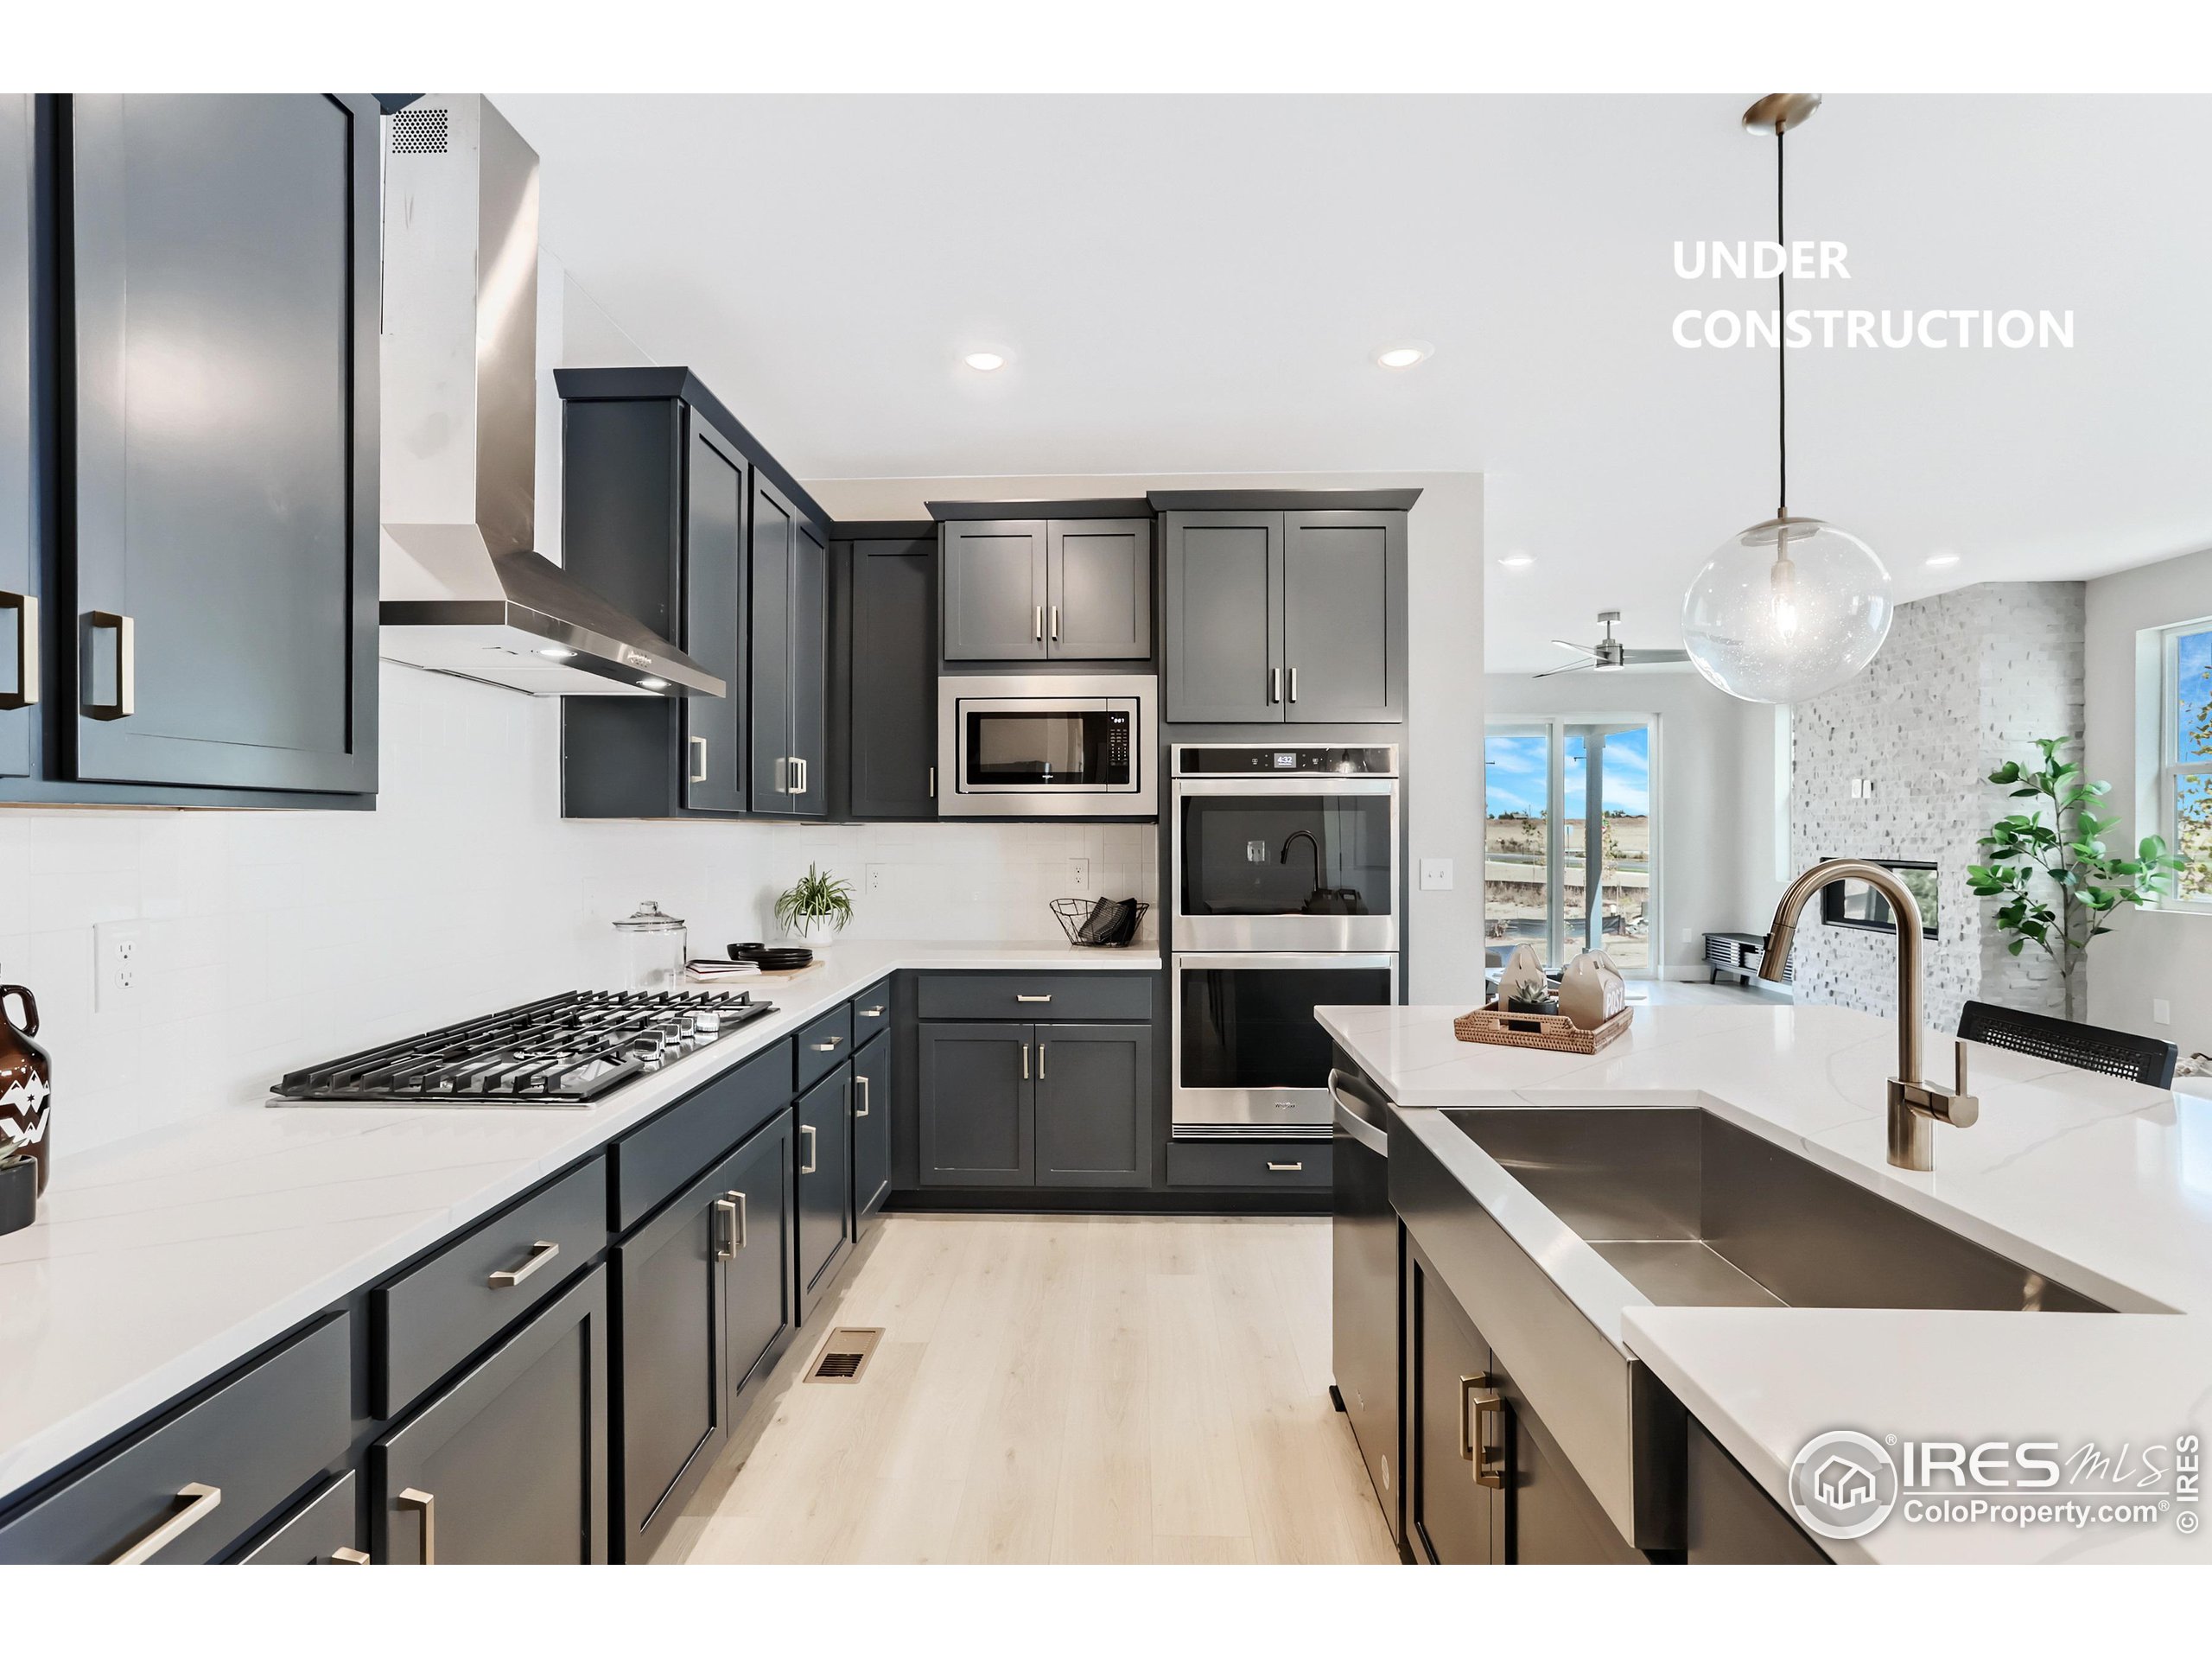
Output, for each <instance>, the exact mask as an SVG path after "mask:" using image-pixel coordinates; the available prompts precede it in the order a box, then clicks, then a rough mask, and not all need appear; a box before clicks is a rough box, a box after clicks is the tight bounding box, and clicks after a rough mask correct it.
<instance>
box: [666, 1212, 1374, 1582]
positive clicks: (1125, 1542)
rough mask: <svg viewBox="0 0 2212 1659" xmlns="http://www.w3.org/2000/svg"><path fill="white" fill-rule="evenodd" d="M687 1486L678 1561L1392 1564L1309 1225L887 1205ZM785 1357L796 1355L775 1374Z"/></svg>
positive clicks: (1316, 1238)
mask: <svg viewBox="0 0 2212 1659" xmlns="http://www.w3.org/2000/svg"><path fill="white" fill-rule="evenodd" d="M879 1226H880V1237H877V1238H875V1239H873V1240H871V1242H870V1249H869V1253H868V1257H867V1259H866V1260H865V1261H863V1262H861V1264H860V1266H859V1268H858V1269H857V1271H856V1272H855V1273H854V1274H853V1275H852V1276H851V1280H850V1282H849V1287H847V1288H846V1290H845V1291H844V1293H843V1295H842V1300H841V1302H840V1304H839V1305H838V1306H836V1309H835V1312H834V1315H833V1319H824V1320H823V1321H821V1322H820V1324H819V1325H818V1326H817V1329H815V1330H813V1331H810V1332H807V1333H806V1334H805V1339H804V1343H803V1344H802V1347H803V1350H804V1353H803V1357H804V1359H806V1360H809V1361H810V1359H811V1357H812V1356H813V1355H814V1353H815V1351H817V1349H818V1348H819V1347H820V1346H821V1344H822V1339H823V1336H825V1335H826V1334H827V1332H828V1330H829V1325H830V1324H831V1323H832V1322H833V1320H834V1323H835V1324H837V1325H881V1326H883V1327H884V1336H883V1339H882V1344H881V1345H880V1347H879V1348H878V1349H877V1351H876V1353H875V1356H874V1359H873V1360H871V1361H870V1362H869V1364H868V1370H867V1372H866V1374H865V1375H864V1376H863V1377H862V1378H861V1381H860V1382H859V1383H857V1384H855V1385H852V1386H842V1385H836V1384H819V1383H798V1384H794V1385H792V1386H789V1387H787V1388H785V1390H784V1393H783V1395H782V1397H781V1398H780V1399H779V1400H778V1401H776V1402H775V1403H774V1406H773V1415H772V1419H771V1421H769V1423H768V1426H767V1427H766V1430H765V1431H764V1432H763V1433H762V1434H761V1436H760V1440H759V1442H758V1444H757V1445H756V1446H754V1447H753V1451H752V1452H751V1454H750V1455H749V1456H748V1457H747V1459H745V1461H744V1463H743V1465H742V1466H741V1467H739V1468H738V1469H737V1470H736V1471H735V1474H734V1478H732V1477H731V1475H730V1473H729V1471H727V1470H725V1471H718V1472H717V1475H716V1476H715V1478H710V1479H709V1481H708V1482H707V1483H706V1484H705V1486H704V1488H703V1489H702V1493H701V1496H700V1497H699V1498H698V1499H696V1500H695V1502H694V1516H693V1517H687V1519H690V1520H691V1522H692V1524H691V1526H690V1527H687V1528H686V1529H685V1530H686V1531H687V1532H691V1531H693V1529H695V1528H696V1536H695V1538H694V1541H693V1542H692V1544H691V1548H690V1560H693V1561H699V1562H879V1561H1067V1562H1096V1561H1171V1562H1172V1561H1198V1562H1234V1561H1300V1562H1326V1561H1344V1562H1388V1561H1395V1560H1396V1559H1397V1558H1396V1554H1395V1550H1394V1549H1393V1548H1392V1546H1391V1543H1390V1540H1389V1533H1388V1531H1387V1530H1386V1529H1385V1528H1384V1525H1383V1516H1382V1513H1381V1511H1380V1510H1378V1509H1377V1507H1376V1502H1375V1497H1374V1494H1373V1492H1372V1491H1371V1490H1370V1487H1369V1484H1368V1480H1367V1474H1366V1471H1365V1470H1364V1468H1363V1466H1362V1465H1361V1463H1360V1460H1359V1453H1358V1451H1357V1447H1356V1446H1354V1445H1353V1442H1352V1438H1351V1429H1350V1428H1348V1427H1346V1426H1345V1422H1344V1417H1343V1416H1342V1415H1341V1414H1338V1412H1336V1411H1335V1410H1334V1409H1333V1408H1332V1407H1331V1405H1330V1403H1329V1230H1328V1223H1327V1222H1326V1220H1325V1219H1320V1218H1304V1217H1300V1218H1294V1219H1293V1218H1273V1217H1270V1218H1265V1219H1262V1218H1224V1217H1188V1218H1186V1217H1108V1216H1070V1217H1041V1216H1018V1217H1017V1216H1005V1217H1000V1216H990V1217H971V1216H893V1217H887V1219H885V1220H884V1221H882V1222H881V1223H880V1224H879ZM797 1369H798V1368H797V1367H794V1370H797Z"/></svg>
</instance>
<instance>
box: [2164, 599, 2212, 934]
mask: <svg viewBox="0 0 2212 1659" xmlns="http://www.w3.org/2000/svg"><path fill="white" fill-rule="evenodd" d="M2158 707H2159V725H2160V728H2161V731H2160V736H2159V754H2160V769H2159V774H2158V793H2159V798H2160V804H2161V805H2162V807H2163V809H2164V835H2165V837H2166V843H2167V845H2169V846H2170V847H2171V848H2173V849H2174V850H2175V851H2176V852H2177V853H2179V854H2180V855H2181V856H2182V857H2183V858H2185V859H2187V860H2188V861H2189V868H2187V869H2185V870H2183V872H2182V873H2181V878H2180V881H2179V883H2178V886H2179V893H2178V895H2177V896H2178V899H2179V901H2180V902H2181V903H2183V904H2184V905H2190V906H2200V907H2202V908H2207V909H2212V624H2206V623H2203V622H2191V623H2189V624H2187V625H2185V626H2182V627H2177V628H2169V629H2167V630H2166V636H2165V672H2164V676H2163V679H2162V690H2161V692H2160V696H2159V699H2158Z"/></svg>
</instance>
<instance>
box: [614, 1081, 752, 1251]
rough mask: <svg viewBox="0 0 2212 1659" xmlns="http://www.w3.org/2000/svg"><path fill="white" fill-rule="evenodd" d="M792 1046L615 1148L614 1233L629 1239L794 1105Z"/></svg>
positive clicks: (707, 1090) (705, 1090)
mask: <svg viewBox="0 0 2212 1659" xmlns="http://www.w3.org/2000/svg"><path fill="white" fill-rule="evenodd" d="M790 1104H791V1043H790V1042H789V1041H788V1040H785V1041H784V1042H780V1043H778V1044H776V1045H774V1046H772V1047H770V1048H766V1049H763V1050H762V1051H761V1052H760V1053H758V1054H755V1055H754V1056H753V1058H751V1059H749V1060H747V1061H745V1062H744V1063H742V1064H741V1065H737V1066H734V1067H733V1068H732V1069H731V1070H729V1071H725V1072H723V1073H722V1075H721V1077H716V1078H715V1080H714V1081H713V1082H712V1083H710V1084H708V1085H707V1086H706V1087H705V1088H703V1089H702V1090H699V1091H698V1093H696V1094H695V1095H690V1096H686V1097H685V1098H683V1100H680V1101H678V1102H677V1103H676V1104H675V1105H673V1106H671V1107H670V1108H669V1109H667V1110H666V1111H664V1112H663V1113H662V1114H661V1115H660V1116H658V1117H657V1118H655V1119H653V1120H652V1122H650V1123H647V1124H646V1125H645V1127H644V1128H639V1129H634V1130H632V1132H631V1133H630V1134H628V1135H624V1136H623V1137H622V1138H621V1139H620V1140H619V1141H616V1142H615V1143H614V1147H613V1158H614V1179H613V1191H614V1230H615V1231H616V1232H618V1233H626V1232H628V1231H629V1230H631V1229H632V1227H634V1226H636V1225H637V1224H639V1222H641V1221H643V1220H644V1219H645V1217H647V1216H649V1215H651V1214H652V1212H653V1211H656V1210H658V1209H659V1208H660V1206H661V1205H664V1204H665V1203H666V1202H667V1201H668V1199H669V1198H670V1196H671V1194H673V1193H674V1192H677V1190H678V1189H679V1188H680V1187H682V1186H683V1185H684V1184H685V1183H686V1182H687V1181H689V1180H690V1179H691V1178H692V1177H693V1176H694V1175H696V1174H697V1173H699V1172H700V1171H701V1170H702V1169H704V1168H705V1167H706V1166H708V1165H709V1164H711V1163H712V1162H714V1160H715V1159H717V1158H719V1157H721V1155H722V1154H724V1153H725V1152H728V1150H729V1149H730V1148H731V1147H734V1146H735V1145H736V1144H737V1143H738V1142H739V1141H742V1140H744V1139H745V1137H746V1136H747V1135H750V1134H752V1133H753V1130H755V1129H757V1128H760V1126H761V1125H762V1124H763V1123H765V1122H767V1121H768V1120H769V1119H770V1118H772V1117H773V1116H775V1115H776V1114H777V1113H778V1112H780V1111H781V1110H783V1109H784V1108H785V1107H786V1106H788V1105H790Z"/></svg>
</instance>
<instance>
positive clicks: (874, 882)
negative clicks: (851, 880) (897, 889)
mask: <svg viewBox="0 0 2212 1659" xmlns="http://www.w3.org/2000/svg"><path fill="white" fill-rule="evenodd" d="M890 885H891V872H890V871H889V870H888V869H887V868H885V867H884V866H883V865H880V864H870V865H869V866H868V867H867V868H866V869H865V870H864V871H863V872H862V874H861V891H862V892H864V893H881V892H882V891H883V890H884V889H885V888H886V887H889V886H890Z"/></svg>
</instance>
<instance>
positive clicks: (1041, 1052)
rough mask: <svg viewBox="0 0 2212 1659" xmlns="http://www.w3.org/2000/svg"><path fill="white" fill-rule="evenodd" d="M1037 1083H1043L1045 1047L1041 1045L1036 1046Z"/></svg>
mask: <svg viewBox="0 0 2212 1659" xmlns="http://www.w3.org/2000/svg"><path fill="white" fill-rule="evenodd" d="M1037 1081H1038V1082H1039V1083H1042V1082H1044V1081H1045V1045H1044V1044H1042V1043H1039V1044H1038V1045H1037Z"/></svg>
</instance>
